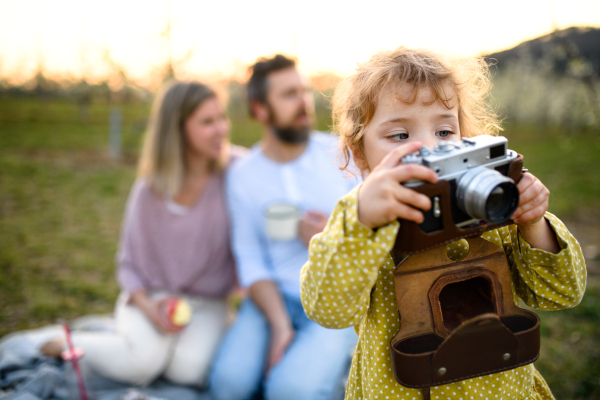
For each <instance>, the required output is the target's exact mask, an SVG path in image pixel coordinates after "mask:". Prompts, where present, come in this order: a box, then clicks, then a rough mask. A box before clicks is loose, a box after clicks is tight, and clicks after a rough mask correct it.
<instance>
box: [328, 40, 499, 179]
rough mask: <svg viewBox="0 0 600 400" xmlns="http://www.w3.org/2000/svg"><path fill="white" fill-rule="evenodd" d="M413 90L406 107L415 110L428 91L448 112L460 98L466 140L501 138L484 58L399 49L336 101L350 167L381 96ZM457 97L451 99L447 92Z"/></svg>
mask: <svg viewBox="0 0 600 400" xmlns="http://www.w3.org/2000/svg"><path fill="white" fill-rule="evenodd" d="M391 84H394V85H403V84H409V85H410V86H411V87H412V91H411V94H410V96H409V97H408V98H407V99H402V100H403V101H405V102H407V103H409V104H411V103H413V102H414V101H416V99H417V98H418V93H419V89H421V88H423V87H428V88H430V89H431V92H432V94H433V96H434V101H440V102H442V104H444V106H446V107H447V108H448V109H450V108H452V106H451V105H450V104H451V103H450V101H451V100H453V98H454V95H455V96H456V100H457V101H458V102H457V103H454V102H453V104H458V122H459V127H460V132H461V136H462V137H472V136H476V135H481V134H487V135H497V134H498V132H499V131H500V130H502V128H501V127H500V120H499V118H498V115H497V114H496V112H495V111H494V110H493V109H492V107H491V106H490V104H489V94H490V90H491V88H492V83H491V80H490V73H489V67H488V64H487V63H486V62H485V61H484V60H483V59H482V58H457V57H449V56H444V55H440V54H436V53H434V52H432V51H430V50H426V49H410V48H407V47H404V46H402V47H399V48H397V49H396V50H393V51H383V52H380V53H378V54H376V55H374V56H373V57H371V59H370V60H369V61H367V62H365V63H363V64H359V66H358V67H357V69H356V71H355V72H354V73H353V74H351V75H350V76H348V77H346V78H345V79H344V80H342V81H341V82H340V83H339V84H338V86H337V87H336V90H335V93H334V95H333V105H332V108H333V123H334V131H335V132H337V133H338V134H339V135H340V139H341V140H340V142H341V143H340V144H341V147H342V151H343V155H344V158H345V165H344V166H342V167H341V169H346V168H347V167H348V164H349V161H350V158H351V151H360V152H361V153H362V154H364V151H363V137H364V133H365V128H366V126H367V125H368V124H369V122H371V120H372V118H373V115H374V114H375V110H376V108H377V104H378V102H379V99H380V96H381V93H382V91H383V90H384V88H386V87H387V86H388V85H391ZM448 85H449V87H450V88H451V90H452V91H453V92H454V93H453V95H451V96H448V95H447V93H446V92H445V90H444V89H445V88H447V87H448Z"/></svg>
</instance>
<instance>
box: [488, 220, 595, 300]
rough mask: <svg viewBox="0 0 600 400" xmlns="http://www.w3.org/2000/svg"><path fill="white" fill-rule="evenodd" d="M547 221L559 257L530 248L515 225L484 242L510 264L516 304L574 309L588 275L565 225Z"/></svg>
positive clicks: (583, 261)
mask: <svg viewBox="0 0 600 400" xmlns="http://www.w3.org/2000/svg"><path fill="white" fill-rule="evenodd" d="M546 220H547V221H548V222H549V224H550V226H551V228H552V229H553V230H554V232H555V234H556V237H557V239H558V244H559V246H560V251H559V252H558V254H553V253H550V252H547V251H544V250H541V249H536V248H532V247H531V246H530V245H529V243H527V242H526V241H525V240H524V239H523V237H522V236H521V234H520V233H519V231H518V229H517V226H516V225H509V226H506V227H503V228H500V229H498V231H497V235H496V234H494V232H493V231H492V232H486V233H484V234H483V235H482V237H483V238H484V239H487V240H490V241H491V242H493V243H494V242H495V243H496V244H498V245H501V246H502V247H503V248H504V251H505V253H506V255H507V258H508V263H509V265H510V273H511V278H512V284H513V296H514V298H515V302H516V301H517V298H520V299H521V300H522V301H523V302H524V303H525V304H526V305H528V306H529V307H532V308H536V309H541V310H559V309H563V308H570V307H574V306H576V305H577V304H579V303H580V302H581V299H582V298H583V293H584V291H585V285H586V279H587V273H586V267H585V260H584V258H583V254H582V252H581V247H580V246H579V243H578V242H577V240H575V238H574V237H573V235H571V233H570V232H569V231H568V229H567V228H566V226H565V225H564V224H563V223H562V221H560V220H559V219H558V218H556V217H555V216H554V215H552V214H550V213H546Z"/></svg>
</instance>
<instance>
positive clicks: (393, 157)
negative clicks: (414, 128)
mask: <svg viewBox="0 0 600 400" xmlns="http://www.w3.org/2000/svg"><path fill="white" fill-rule="evenodd" d="M421 146H422V144H421V142H411V143H406V144H403V145H400V146H398V147H396V148H395V149H394V150H392V151H391V152H390V153H389V154H388V155H387V156H385V157H384V159H383V160H381V163H380V164H379V166H380V167H384V168H393V167H396V166H398V165H399V164H402V157H404V156H405V155H407V154H412V153H414V152H416V151H417V150H419V149H420V148H421Z"/></svg>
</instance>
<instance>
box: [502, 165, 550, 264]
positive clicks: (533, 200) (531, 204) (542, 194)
mask: <svg viewBox="0 0 600 400" xmlns="http://www.w3.org/2000/svg"><path fill="white" fill-rule="evenodd" d="M517 188H518V189H519V196H520V199H519V207H518V208H517V211H515V213H514V214H513V216H512V220H513V222H514V223H515V224H517V227H518V228H519V232H521V235H523V239H525V241H526V242H527V243H529V245H530V246H531V247H533V248H536V249H542V250H545V251H548V252H550V253H554V254H557V253H558V252H559V251H560V246H559V244H558V239H557V238H556V234H555V233H554V231H553V230H552V228H551V227H550V224H549V223H548V221H546V218H544V214H545V213H546V211H547V210H548V198H549V197H550V191H549V190H548V189H547V188H546V186H544V184H543V183H542V182H541V181H540V180H539V179H538V178H536V177H535V176H533V175H531V174H529V173H525V174H523V178H521V181H520V182H519V184H518V185H517Z"/></svg>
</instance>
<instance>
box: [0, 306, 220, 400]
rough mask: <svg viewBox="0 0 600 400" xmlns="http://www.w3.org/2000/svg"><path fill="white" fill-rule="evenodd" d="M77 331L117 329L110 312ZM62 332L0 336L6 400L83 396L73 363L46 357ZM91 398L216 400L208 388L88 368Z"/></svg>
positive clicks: (0, 388)
mask: <svg viewBox="0 0 600 400" xmlns="http://www.w3.org/2000/svg"><path fill="white" fill-rule="evenodd" d="M70 326H71V329H72V330H73V331H78V330H82V331H114V320H113V319H112V318H111V317H110V316H87V317H82V318H80V319H78V320H76V321H74V322H73V323H71V324H70ZM61 332H62V327H61V326H60V325H51V326H47V327H43V328H39V329H35V330H30V331H22V332H15V333H12V334H10V335H7V336H5V337H4V338H2V339H1V340H0V400H80V398H81V397H80V396H79V391H78V388H77V382H76V378H75V374H74V371H73V367H72V365H71V363H70V362H63V361H61V360H57V359H54V358H50V357H46V356H44V355H43V354H42V353H41V352H40V350H39V349H40V347H41V346H42V345H43V344H44V343H45V342H46V341H47V340H50V339H52V338H55V337H57V336H58V335H60V333H61ZM84 379H85V385H86V391H87V392H88V396H89V399H90V400H210V397H209V396H208V393H205V392H200V391H197V390H195V389H192V388H189V387H183V386H177V385H174V384H172V383H170V382H167V381H165V380H162V379H159V380H157V381H155V382H153V383H152V385H150V386H148V387H144V388H139V387H132V386H130V385H126V384H122V383H119V382H114V381H111V380H108V379H106V378H103V377H101V376H98V375H95V374H94V373H93V372H91V371H85V373H84Z"/></svg>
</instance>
